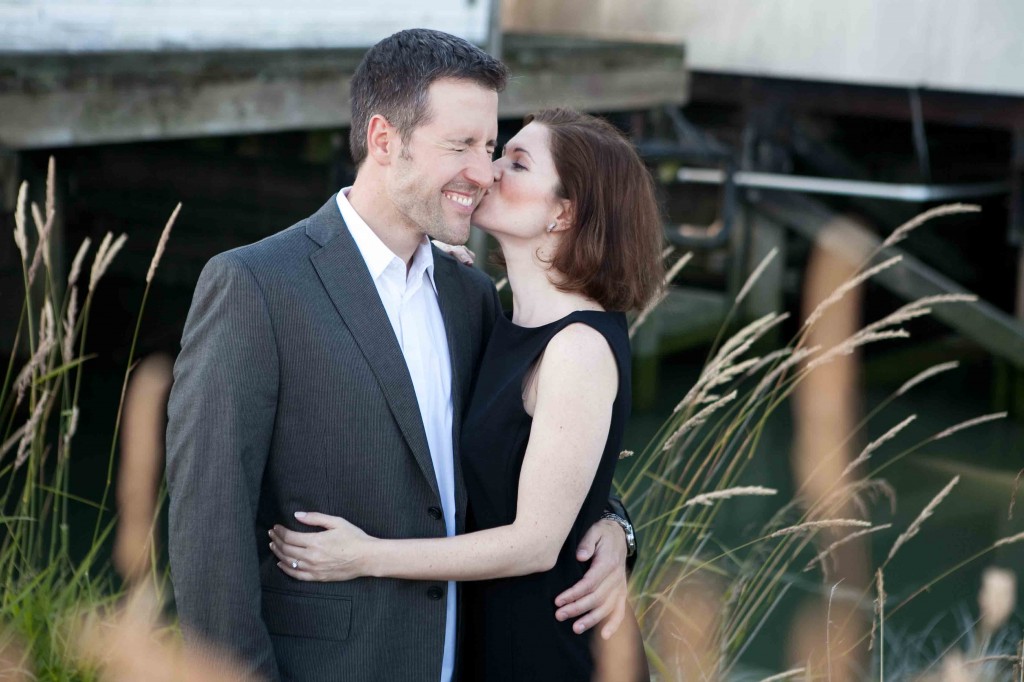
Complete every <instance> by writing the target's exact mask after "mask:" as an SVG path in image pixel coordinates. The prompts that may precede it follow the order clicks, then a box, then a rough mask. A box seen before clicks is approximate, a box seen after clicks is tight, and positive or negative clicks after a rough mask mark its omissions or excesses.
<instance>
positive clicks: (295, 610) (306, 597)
mask: <svg viewBox="0 0 1024 682" xmlns="http://www.w3.org/2000/svg"><path fill="white" fill-rule="evenodd" d="M263 621H264V622H265V623H266V624H267V630H269V631H270V634H272V635H284V636H287V637H305V638H308V639H323V640H328V641H332V642H340V641H343V640H346V639H348V634H349V631H350V630H351V628H352V598H351V597H334V596H330V595H313V594H306V593H303V592H292V591H289V590H280V589H276V588H272V587H264V588H263Z"/></svg>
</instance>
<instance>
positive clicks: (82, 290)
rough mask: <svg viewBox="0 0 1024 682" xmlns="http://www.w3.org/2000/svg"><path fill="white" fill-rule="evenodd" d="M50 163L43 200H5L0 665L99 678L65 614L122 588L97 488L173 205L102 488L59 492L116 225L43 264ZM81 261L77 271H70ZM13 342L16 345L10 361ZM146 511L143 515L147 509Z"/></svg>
mask: <svg viewBox="0 0 1024 682" xmlns="http://www.w3.org/2000/svg"><path fill="white" fill-rule="evenodd" d="M55 174H56V169H55V164H54V161H53V159H52V158H51V159H50V163H49V167H48V172H47V179H46V187H45V192H44V196H45V199H44V205H43V206H39V205H38V204H36V203H34V202H32V201H30V199H29V186H28V184H27V183H23V184H22V185H21V187H20V190H19V193H18V199H17V206H16V209H15V227H14V235H13V237H14V243H15V246H16V248H17V249H18V254H19V257H20V263H21V270H22V283H23V299H22V306H21V312H20V315H19V319H18V324H17V328H16V330H15V334H14V339H13V343H12V348H13V349H14V352H12V354H11V357H10V359H9V360H8V362H7V371H6V374H5V377H4V380H3V384H2V385H0V444H2V445H0V524H2V526H0V528H2V535H0V586H2V587H0V664H2V669H0V676H10V677H11V678H12V679H18V677H19V676H20V677H22V678H24V679H53V680H94V679H99V675H100V672H99V667H97V666H96V665H94V664H92V663H91V662H90V661H89V660H87V659H83V658H82V657H81V656H80V655H79V652H78V650H77V648H76V647H77V644H76V636H74V634H73V633H74V632H75V630H74V628H73V625H74V623H75V622H76V621H77V620H78V619H79V612H80V611H81V610H82V609H94V608H102V607H105V606H109V605H111V604H113V603H114V602H116V601H117V600H118V599H119V598H120V597H121V596H122V588H121V584H120V581H118V580H117V579H116V576H115V575H114V573H113V572H112V570H111V566H110V564H109V563H108V561H107V560H106V558H105V557H103V556H102V552H103V547H104V542H105V541H106V540H107V539H108V538H109V536H110V534H111V533H112V531H113V529H114V528H115V526H114V522H113V519H112V516H111V514H110V513H109V511H110V510H108V509H107V500H108V497H109V494H110V488H111V483H112V477H113V473H114V462H115V452H116V449H117V444H118V434H119V429H120V425H121V417H122V413H123V410H122V409H121V407H122V406H123V402H124V396H125V390H126V389H127V386H128V383H129V378H130V377H131V373H132V369H133V362H134V352H135V344H136V341H137V339H138V333H139V326H140V325H141V323H142V319H143V313H144V311H145V305H146V299H147V297H148V295H149V286H150V283H151V281H152V274H153V272H154V271H155V269H156V268H157V266H158V265H159V260H160V256H161V254H162V251H163V246H164V245H165V244H166V240H167V237H168V235H169V234H170V231H171V229H172V226H173V224H174V220H175V218H176V217H177V214H178V210H179V209H177V208H176V209H175V211H174V213H173V214H172V216H171V218H170V220H168V222H167V224H166V225H165V227H164V231H163V235H162V237H161V240H160V243H159V245H158V248H157V251H156V253H155V255H154V257H153V259H152V262H151V265H150V272H149V275H148V276H147V281H146V288H145V291H144V293H143V297H142V301H141V303H140V306H139V313H138V317H137V320H136V324H135V333H134V335H133V337H132V347H131V350H130V353H129V359H128V364H127V367H126V370H125V375H124V383H123V387H122V392H121V401H122V405H121V406H119V407H118V412H117V422H116V423H115V424H114V427H113V435H112V437H111V444H110V452H109V463H108V465H107V478H106V486H105V488H104V492H103V495H102V499H101V500H100V501H99V503H97V502H95V501H90V500H84V499H80V498H77V497H75V496H74V495H72V494H71V493H70V492H69V490H70V488H69V483H70V470H71V468H70V465H71V463H72V462H73V461H74V456H75V437H76V434H77V432H78V427H79V416H80V413H81V405H82V400H83V397H82V386H83V373H84V371H85V368H86V366H87V363H88V361H89V360H90V359H92V358H93V357H95V356H94V355H92V354H90V353H89V352H88V331H89V318H90V313H91V310H92V306H93V302H94V299H95V296H96V295H97V293H98V292H99V291H100V290H101V289H102V283H103V279H104V276H105V275H106V273H107V271H108V270H109V268H110V265H111V264H112V263H113V261H114V259H115V258H116V257H117V256H118V254H119V252H120V251H121V249H122V247H123V246H124V244H125V242H126V240H127V235H124V234H122V235H119V236H116V237H115V235H113V234H112V233H107V234H106V235H105V236H104V238H103V239H102V240H101V241H100V244H99V246H98V247H97V248H96V250H95V252H94V254H93V255H92V262H91V265H88V264H87V262H88V259H89V251H90V248H91V246H92V245H91V242H90V240H88V239H86V240H84V241H83V243H82V245H81V246H80V248H79V249H78V251H77V252H76V255H75V257H74V259H73V261H72V264H71V267H70V271H69V273H68V276H67V278H66V279H65V277H64V274H63V272H58V271H56V270H55V267H54V258H53V256H52V252H53V250H54V244H53V235H52V231H53V228H54V224H55V220H56V215H57V205H56V194H57V193H56V190H55V185H56V177H55ZM179 208H180V206H179ZM30 218H31V222H30ZM86 268H88V281H87V283H86V282H85V281H83V279H82V278H83V275H84V273H85V270H86ZM19 351H24V353H25V355H26V356H27V361H26V362H25V363H24V364H23V365H22V366H21V367H20V368H19V367H18V365H17V357H18V355H19ZM156 480H159V477H158V476H157V477H156ZM72 504H83V505H87V506H91V507H93V508H94V509H96V510H97V514H96V518H97V521H96V523H95V524H94V526H93V528H92V529H91V530H90V529H83V528H81V524H80V523H79V524H78V525H76V526H75V527H74V528H72V514H71V512H70V510H71V507H72ZM149 516H150V521H149V523H150V524H151V523H152V510H150V514H149ZM72 533H75V534H78V535H83V534H87V533H91V538H92V542H91V544H90V548H89V549H88V550H87V551H86V553H85V555H84V556H76V555H73V553H72V550H71V547H70V537H71V534H72ZM86 537H88V535H86ZM154 584H155V583H154Z"/></svg>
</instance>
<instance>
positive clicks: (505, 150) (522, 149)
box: [501, 145, 533, 159]
mask: <svg viewBox="0 0 1024 682" xmlns="http://www.w3.org/2000/svg"><path fill="white" fill-rule="evenodd" d="M509 152H522V153H523V154H526V155H527V156H529V157H530V159H533V154H531V153H530V152H528V151H526V148H525V147H520V146H518V145H516V146H515V147H511V148H510V147H508V146H507V145H506V146H504V147H502V148H501V153H502V155H503V156H504V155H505V154H508V153H509Z"/></svg>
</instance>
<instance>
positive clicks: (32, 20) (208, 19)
mask: <svg viewBox="0 0 1024 682" xmlns="http://www.w3.org/2000/svg"><path fill="white" fill-rule="evenodd" d="M492 1H493V0H429V2H424V1H423V0H387V1H386V2H356V1H354V0H288V2H266V1H263V2H260V1H258V0H0V52H17V53H23V54H24V53H82V52H138V51H164V52H195V51H210V50H283V49H288V50H296V49H343V48H367V47H369V46H371V45H373V44H374V43H376V42H377V41H378V40H380V39H381V38H384V37H386V36H389V35H391V34H392V33H394V32H395V31H398V30H401V29H403V28H408V27H410V26H418V27H423V28H434V29H438V30H441V31H446V32H448V33H454V34H455V35H459V36H462V37H464V38H466V39H467V40H470V41H473V42H475V43H478V44H481V45H482V44H485V43H486V42H487V39H488V35H489V29H490V24H491V5H492Z"/></svg>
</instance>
